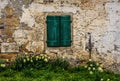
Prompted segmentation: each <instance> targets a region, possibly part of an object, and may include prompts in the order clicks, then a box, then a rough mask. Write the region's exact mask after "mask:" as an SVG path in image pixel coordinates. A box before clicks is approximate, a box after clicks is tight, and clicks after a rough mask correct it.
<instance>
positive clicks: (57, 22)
mask: <svg viewBox="0 0 120 81" xmlns="http://www.w3.org/2000/svg"><path fill="white" fill-rule="evenodd" d="M47 46H48V47H67V46H71V17H70V16H47Z"/></svg>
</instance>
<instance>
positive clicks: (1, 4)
mask: <svg viewBox="0 0 120 81" xmlns="http://www.w3.org/2000/svg"><path fill="white" fill-rule="evenodd" d="M7 4H8V0H0V18H1V15H2V13H1V10H2V9H4V8H5V6H6V5H7Z"/></svg>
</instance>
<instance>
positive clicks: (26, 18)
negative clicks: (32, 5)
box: [20, 6, 35, 27]
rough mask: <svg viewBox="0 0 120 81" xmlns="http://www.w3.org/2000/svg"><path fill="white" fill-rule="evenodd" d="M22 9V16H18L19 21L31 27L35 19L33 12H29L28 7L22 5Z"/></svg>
mask: <svg viewBox="0 0 120 81" xmlns="http://www.w3.org/2000/svg"><path fill="white" fill-rule="evenodd" d="M22 9H23V14H22V17H21V18H20V22H24V23H26V24H28V26H29V27H33V26H34V24H35V19H34V17H33V14H32V13H31V12H30V10H29V9H27V8H24V6H23V7H22Z"/></svg>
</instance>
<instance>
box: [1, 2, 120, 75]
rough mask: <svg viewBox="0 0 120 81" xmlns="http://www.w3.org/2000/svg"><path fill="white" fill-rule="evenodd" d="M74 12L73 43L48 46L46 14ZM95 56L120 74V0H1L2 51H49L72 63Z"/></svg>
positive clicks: (77, 63) (95, 58)
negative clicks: (90, 54)
mask: <svg viewBox="0 0 120 81" xmlns="http://www.w3.org/2000/svg"><path fill="white" fill-rule="evenodd" d="M68 14H69V15H71V17H72V24H71V26H72V41H73V42H72V46H71V47H57V48H54V47H47V45H46V16H47V15H68ZM88 33H90V34H91V40H92V46H93V49H92V59H93V60H95V61H98V62H100V63H102V64H103V65H104V67H105V68H107V69H111V70H112V71H114V72H118V73H120V69H119V68H120V59H119V58H120V42H119V41H120V0H54V2H44V1H43V0H0V42H1V53H25V54H29V53H46V54H49V55H51V56H52V57H57V56H58V57H62V58H66V59H68V60H69V61H70V63H71V64H72V65H79V64H81V61H84V60H86V59H89V51H88V48H89V46H88V45H89V35H90V34H88Z"/></svg>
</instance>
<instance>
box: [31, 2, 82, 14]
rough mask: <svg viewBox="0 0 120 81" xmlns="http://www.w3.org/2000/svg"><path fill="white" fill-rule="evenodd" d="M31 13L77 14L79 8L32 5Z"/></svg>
mask: <svg viewBox="0 0 120 81" xmlns="http://www.w3.org/2000/svg"><path fill="white" fill-rule="evenodd" d="M29 9H30V11H31V12H33V13H41V12H65V13H69V12H72V13H76V11H77V10H79V9H80V8H79V7H69V6H64V7H60V6H54V5H44V4H37V3H32V4H31V5H30V7H29Z"/></svg>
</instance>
